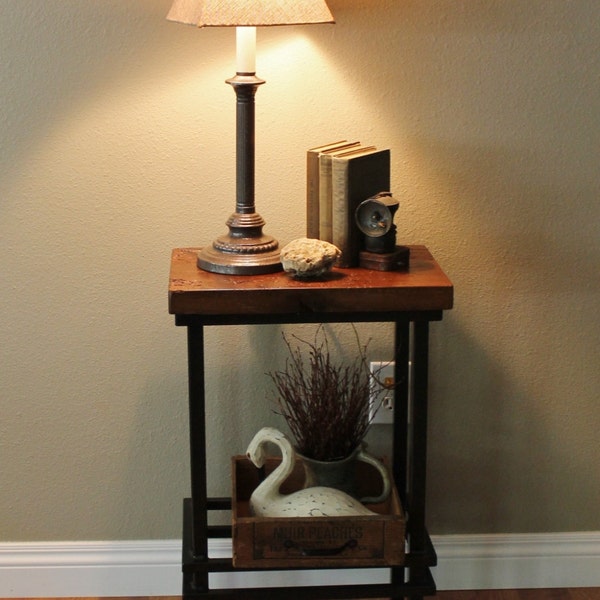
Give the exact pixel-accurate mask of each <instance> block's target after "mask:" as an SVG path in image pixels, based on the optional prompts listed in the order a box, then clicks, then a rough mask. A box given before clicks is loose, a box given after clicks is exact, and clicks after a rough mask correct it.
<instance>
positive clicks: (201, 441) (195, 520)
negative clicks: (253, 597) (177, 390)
mask: <svg viewBox="0 0 600 600" xmlns="http://www.w3.org/2000/svg"><path fill="white" fill-rule="evenodd" d="M188 382H189V419H190V466H191V489H192V515H193V517H192V554H193V557H194V559H195V561H196V562H197V563H198V564H199V565H201V568H199V569H196V570H195V571H194V573H193V575H192V580H191V587H192V589H193V590H194V591H196V592H204V591H207V590H208V537H207V531H208V529H207V527H208V518H207V504H206V502H207V501H206V499H207V488H206V422H205V421H206V416H205V396H204V330H203V327H202V325H190V326H188ZM202 563H204V566H202Z"/></svg>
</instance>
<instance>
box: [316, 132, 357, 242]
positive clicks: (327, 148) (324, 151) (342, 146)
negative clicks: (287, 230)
mask: <svg viewBox="0 0 600 600" xmlns="http://www.w3.org/2000/svg"><path fill="white" fill-rule="evenodd" d="M357 145H358V142H348V141H346V140H342V141H339V142H333V143H331V144H326V145H324V146H317V147H316V148H311V149H310V150H307V152H306V237H308V238H315V239H322V240H324V241H331V240H325V238H323V237H321V227H320V221H321V208H320V195H321V191H320V187H321V186H320V179H321V177H320V165H319V162H320V157H321V156H322V155H329V154H331V153H332V152H337V151H340V150H348V149H349V148H352V147H355V146H357ZM329 166H331V165H329ZM323 169H324V170H325V169H326V167H325V164H324V165H323ZM330 181H331V175H330V174H329V176H328V177H327V179H326V182H327V183H326V185H325V186H324V187H325V188H326V189H324V190H323V198H324V202H325V204H327V203H329V208H324V209H323V211H324V212H323V217H325V215H326V212H327V211H330V210H331V185H330ZM330 222H331V218H329V223H330ZM330 235H331V234H330Z"/></svg>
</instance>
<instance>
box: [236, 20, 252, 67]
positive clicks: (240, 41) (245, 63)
mask: <svg viewBox="0 0 600 600" xmlns="http://www.w3.org/2000/svg"><path fill="white" fill-rule="evenodd" d="M236 71H237V72H238V73H255V72H256V27H236Z"/></svg>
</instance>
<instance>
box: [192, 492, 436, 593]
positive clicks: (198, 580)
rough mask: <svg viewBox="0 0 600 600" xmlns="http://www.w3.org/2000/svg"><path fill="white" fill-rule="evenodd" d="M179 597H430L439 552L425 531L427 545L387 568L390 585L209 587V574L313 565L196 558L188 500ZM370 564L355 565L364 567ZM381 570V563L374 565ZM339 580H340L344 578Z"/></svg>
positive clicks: (216, 530)
mask: <svg viewBox="0 0 600 600" xmlns="http://www.w3.org/2000/svg"><path fill="white" fill-rule="evenodd" d="M207 506H208V508H209V510H226V509H227V508H228V507H229V506H231V499H230V498H209V499H208V500H207ZM183 515H184V516H183V523H184V525H183V548H182V570H183V595H184V597H185V598H190V597H196V598H199V599H200V598H205V599H207V600H208V599H212V598H215V599H216V598H219V599H223V600H228V599H234V598H235V599H247V600H253V599H257V600H258V599H260V600H264V598H269V600H279V599H281V600H290V590H291V589H293V598H294V600H296V599H297V600H335V599H341V598H343V599H348V600H350V599H358V598H361V599H363V598H364V599H367V598H401V597H406V598H409V597H421V596H431V595H434V594H435V593H436V586H435V581H434V579H433V576H432V574H431V570H430V567H433V566H435V565H436V564H437V556H436V553H435V549H434V547H433V544H432V543H431V539H430V537H429V535H427V549H426V551H425V552H423V553H415V552H410V551H409V552H407V554H406V556H405V562H404V565H403V566H401V567H391V568H387V569H388V570H389V572H390V583H372V584H359V585H357V584H353V585H343V584H342V585H320V586H300V587H293V588H290V587H260V588H258V587H256V588H244V589H242V588H230V589H208V587H207V586H206V583H202V582H206V581H207V580H208V574H209V573H243V572H249V571H250V572H257V571H259V572H260V573H265V574H267V573H269V572H274V571H290V570H294V571H301V570H307V571H309V570H310V571H314V570H317V569H315V568H314V567H303V566H298V567H294V568H293V569H291V568H290V567H286V568H283V567H282V568H281V569H277V568H268V569H264V570H258V569H255V568H253V569H240V568H236V567H234V566H233V563H232V559H231V558H208V557H195V556H194V554H193V550H192V535H191V531H192V502H191V499H190V498H186V499H185V500H184V503H183ZM207 534H208V535H207V538H208V539H219V538H221V539H223V538H225V539H227V538H229V537H231V526H209V527H208V531H207ZM367 568H369V567H358V569H367ZM376 568H378V569H379V568H381V569H383V570H384V569H385V567H376ZM318 570H321V571H326V570H329V571H332V570H335V571H339V572H340V573H343V571H344V570H352V571H356V570H357V567H351V568H348V567H337V566H327V567H323V568H321V569H318ZM342 581H343V579H342Z"/></svg>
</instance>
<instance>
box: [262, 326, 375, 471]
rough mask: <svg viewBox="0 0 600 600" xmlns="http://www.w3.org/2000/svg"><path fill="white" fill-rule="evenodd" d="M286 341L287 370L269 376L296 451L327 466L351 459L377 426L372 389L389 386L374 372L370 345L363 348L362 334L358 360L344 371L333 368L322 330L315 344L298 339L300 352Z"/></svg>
mask: <svg viewBox="0 0 600 600" xmlns="http://www.w3.org/2000/svg"><path fill="white" fill-rule="evenodd" d="M355 333H356V330H355ZM282 335H283V339H284V342H285V344H286V346H287V349H288V357H287V359H286V362H285V367H284V369H283V370H281V371H273V372H270V373H267V375H268V376H269V377H270V378H271V380H272V381H273V383H274V384H275V388H276V390H277V396H276V400H275V402H276V405H277V409H278V410H275V412H276V413H277V414H280V415H282V416H283V417H284V418H285V419H286V421H287V424H288V427H289V429H290V432H291V434H292V436H293V437H294V440H295V442H296V449H297V450H298V452H300V453H301V454H303V455H304V456H306V457H308V458H313V459H316V460H323V461H330V460H337V459H341V458H346V457H347V456H349V455H350V454H351V453H352V452H353V451H354V450H355V449H356V448H357V447H358V445H359V444H360V442H361V441H362V440H363V438H364V437H365V435H366V433H367V430H368V429H369V426H370V424H371V419H372V416H373V415H369V394H370V391H371V389H372V386H373V385H375V386H376V388H375V389H378V388H381V387H382V386H383V384H382V383H381V382H380V381H379V380H378V378H377V373H371V372H370V370H369V367H368V363H367V360H366V350H367V345H368V344H367V345H365V346H361V344H360V340H359V339H358V334H356V337H357V345H358V355H357V357H356V358H355V359H354V361H353V362H351V363H350V364H346V365H344V364H336V363H334V362H333V360H332V357H331V353H330V351H329V344H328V341H327V337H326V336H325V334H324V330H323V328H322V327H319V328H318V329H317V332H316V333H315V339H314V341H312V342H310V341H306V340H303V339H301V338H299V337H297V336H295V335H294V336H292V337H294V338H295V339H296V340H297V341H298V342H299V345H298V346H297V347H295V348H294V347H292V345H291V343H290V341H289V340H288V338H287V337H286V336H285V334H282ZM302 349H304V350H305V352H302Z"/></svg>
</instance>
